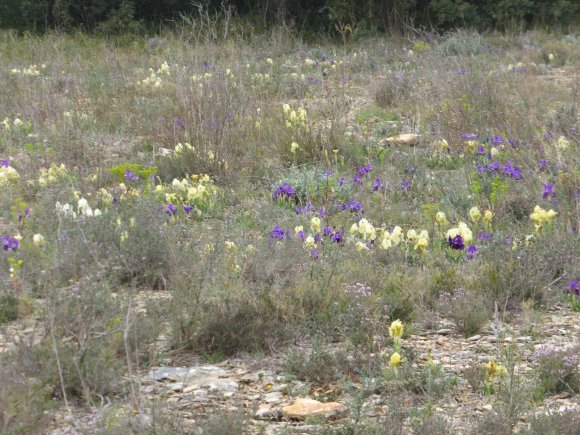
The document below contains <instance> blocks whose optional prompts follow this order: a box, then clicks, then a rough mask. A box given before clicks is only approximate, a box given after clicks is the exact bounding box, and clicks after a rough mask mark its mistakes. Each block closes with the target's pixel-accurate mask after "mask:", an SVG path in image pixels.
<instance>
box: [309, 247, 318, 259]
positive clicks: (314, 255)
mask: <svg viewBox="0 0 580 435" xmlns="http://www.w3.org/2000/svg"><path fill="white" fill-rule="evenodd" d="M310 257H312V258H314V259H315V260H317V259H318V257H320V252H318V249H316V248H312V249H311V250H310Z"/></svg>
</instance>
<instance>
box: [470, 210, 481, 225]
mask: <svg viewBox="0 0 580 435" xmlns="http://www.w3.org/2000/svg"><path fill="white" fill-rule="evenodd" d="M469 218H470V219H471V221H472V222H477V221H478V220H479V219H480V218H481V212H480V211H479V209H478V208H477V207H471V209H470V210H469Z"/></svg>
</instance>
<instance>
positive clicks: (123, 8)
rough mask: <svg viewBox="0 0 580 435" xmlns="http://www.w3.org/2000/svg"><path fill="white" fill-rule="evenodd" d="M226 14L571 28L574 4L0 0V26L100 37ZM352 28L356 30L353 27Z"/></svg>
mask: <svg viewBox="0 0 580 435" xmlns="http://www.w3.org/2000/svg"><path fill="white" fill-rule="evenodd" d="M200 11H203V12H204V13H205V12H207V13H209V14H220V13H221V14H223V15H226V14H229V16H236V17H240V18H242V19H247V20H248V21H249V22H253V23H255V24H256V26H258V27H261V28H265V27H267V26H269V25H273V24H280V23H282V22H283V23H285V24H292V25H293V26H294V27H295V28H296V29H297V30H299V31H302V32H304V33H309V34H312V35H316V34H321V33H322V34H329V33H330V34H332V33H340V32H341V31H345V32H349V31H350V28H353V29H356V31H358V32H363V33H374V32H385V31H392V30H397V29H401V28H403V27H404V26H413V27H415V28H426V29H437V30H443V31H444V30H448V29H453V28H458V27H470V28H476V29H480V30H483V29H498V30H505V29H514V30H519V29H526V28H530V27H534V26H546V27H548V26H550V27H556V28H557V29H558V30H563V31H566V30H569V29H570V28H571V27H572V28H576V29H577V28H578V27H579V25H580V1H578V0H198V1H197V2H196V1H195V0H194V1H192V0H0V28H13V29H17V30H19V31H31V32H44V31H47V30H51V29H59V30H65V31H66V30H75V29H82V30H85V31H89V32H94V31H99V30H100V31H101V32H103V33H115V32H127V31H138V32H145V31H149V32H151V31H155V30H157V29H159V28H160V27H161V26H163V25H171V23H172V22H173V21H175V20H176V19H180V17H181V16H182V14H184V15H186V16H195V15H196V14H199V13H200ZM355 25H356V26H355Z"/></svg>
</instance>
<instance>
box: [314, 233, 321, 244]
mask: <svg viewBox="0 0 580 435" xmlns="http://www.w3.org/2000/svg"><path fill="white" fill-rule="evenodd" d="M321 240H322V237H320V234H316V235H315V236H314V241H315V242H316V243H319V242H320V241H321Z"/></svg>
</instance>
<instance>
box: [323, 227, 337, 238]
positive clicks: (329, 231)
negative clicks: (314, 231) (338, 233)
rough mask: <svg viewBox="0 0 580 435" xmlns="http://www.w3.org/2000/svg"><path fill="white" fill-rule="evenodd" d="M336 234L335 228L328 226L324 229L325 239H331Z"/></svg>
mask: <svg viewBox="0 0 580 435" xmlns="http://www.w3.org/2000/svg"><path fill="white" fill-rule="evenodd" d="M333 233H334V228H332V227H330V226H327V227H324V228H323V229H322V235H323V236H324V237H330V236H332V234H333Z"/></svg>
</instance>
